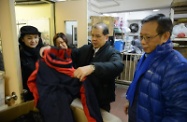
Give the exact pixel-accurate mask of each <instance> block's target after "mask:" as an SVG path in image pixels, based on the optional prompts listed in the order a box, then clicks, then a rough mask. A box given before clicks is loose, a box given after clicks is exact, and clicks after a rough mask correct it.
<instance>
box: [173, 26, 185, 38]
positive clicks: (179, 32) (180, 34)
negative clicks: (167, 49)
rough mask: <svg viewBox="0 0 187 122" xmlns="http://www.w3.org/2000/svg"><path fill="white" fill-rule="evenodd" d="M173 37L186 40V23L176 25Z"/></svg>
mask: <svg viewBox="0 0 187 122" xmlns="http://www.w3.org/2000/svg"><path fill="white" fill-rule="evenodd" d="M172 37H173V38H176V37H177V38H185V37H187V27H185V24H184V23H180V24H178V25H175V26H174V27H173V32H172Z"/></svg>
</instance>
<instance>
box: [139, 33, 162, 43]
mask: <svg viewBox="0 0 187 122" xmlns="http://www.w3.org/2000/svg"><path fill="white" fill-rule="evenodd" d="M159 35H161V33H157V34H156V35H155V36H150V37H149V36H139V38H140V41H142V40H143V39H144V40H145V42H149V41H150V40H151V39H153V38H155V37H157V36H159Z"/></svg>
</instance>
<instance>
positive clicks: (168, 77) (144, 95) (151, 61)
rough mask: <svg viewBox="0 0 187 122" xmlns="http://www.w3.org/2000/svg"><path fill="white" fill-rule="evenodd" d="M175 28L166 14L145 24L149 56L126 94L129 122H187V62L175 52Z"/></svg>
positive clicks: (143, 40) (143, 37) (144, 44)
mask: <svg viewBox="0 0 187 122" xmlns="http://www.w3.org/2000/svg"><path fill="white" fill-rule="evenodd" d="M172 28H173V25H172V21H171V19H170V18H168V17H166V16H165V15H163V14H156V15H150V16H148V17H146V18H145V19H143V20H142V28H141V32H140V39H141V44H142V47H143V50H144V52H145V54H144V55H143V56H142V57H141V59H140V61H139V62H138V64H137V69H136V71H135V75H134V79H133V81H132V83H131V84H130V86H129V88H128V91H127V93H126V95H127V96H126V98H127V100H128V102H127V103H126V105H125V113H126V114H128V115H129V122H187V60H186V59H185V58H184V57H183V56H182V55H181V54H180V53H179V52H178V51H176V50H174V49H173V45H172V41H171V40H170V36H171V33H172Z"/></svg>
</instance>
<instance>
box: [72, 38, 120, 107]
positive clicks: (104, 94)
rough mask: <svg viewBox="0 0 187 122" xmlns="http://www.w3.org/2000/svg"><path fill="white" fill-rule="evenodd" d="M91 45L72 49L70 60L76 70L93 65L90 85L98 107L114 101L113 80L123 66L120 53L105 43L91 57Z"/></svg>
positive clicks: (92, 51)
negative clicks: (93, 69)
mask: <svg viewBox="0 0 187 122" xmlns="http://www.w3.org/2000/svg"><path fill="white" fill-rule="evenodd" d="M93 54H94V50H93V46H92V45H84V46H82V47H81V48H78V49H74V50H73V52H72V59H73V62H74V65H75V66H74V67H75V68H78V67H81V66H86V65H89V64H94V66H95V71H94V73H92V74H91V75H92V77H93V79H92V85H93V87H94V90H95V93H96V96H97V99H98V102H99V104H100V106H102V105H105V104H109V103H110V102H112V101H115V78H116V77H117V76H118V75H119V74H120V73H121V72H122V71H123V67H124V64H123V62H122V59H121V56H120V53H119V52H117V51H116V50H115V49H114V48H113V47H111V46H110V44H109V43H108V42H107V43H106V44H105V45H104V46H103V47H101V48H100V49H99V51H98V52H97V53H96V54H95V57H93Z"/></svg>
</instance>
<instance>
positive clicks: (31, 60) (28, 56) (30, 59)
mask: <svg viewBox="0 0 187 122" xmlns="http://www.w3.org/2000/svg"><path fill="white" fill-rule="evenodd" d="M42 46H43V44H42V40H40V42H39V44H38V46H37V47H36V48H34V49H31V48H29V47H27V46H26V45H24V44H23V43H20V61H21V72H22V83H23V89H26V90H27V91H28V92H27V93H26V94H25V95H24V96H23V97H24V100H25V101H27V100H32V99H33V95H32V93H31V92H30V91H29V89H28V86H27V80H28V77H29V76H30V75H31V73H32V72H33V71H34V70H35V63H36V61H37V60H38V59H39V57H40V56H39V50H40V48H41V47H42Z"/></svg>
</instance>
